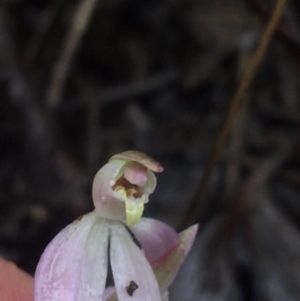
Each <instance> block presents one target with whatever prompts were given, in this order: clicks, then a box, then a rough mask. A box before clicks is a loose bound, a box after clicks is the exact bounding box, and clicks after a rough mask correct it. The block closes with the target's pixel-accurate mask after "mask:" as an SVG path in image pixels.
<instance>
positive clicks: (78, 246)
mask: <svg viewBox="0 0 300 301" xmlns="http://www.w3.org/2000/svg"><path fill="white" fill-rule="evenodd" d="M107 241H108V229H107V223H106V221H105V220H103V219H100V218H99V217H98V216H97V215H96V214H95V213H94V212H92V213H89V214H86V215H84V216H83V217H82V218H81V219H78V220H76V221H74V222H73V223H72V224H70V225H69V226H67V227H66V228H65V229H63V230H62V231H61V232H60V233H59V234H58V235H57V236H56V237H55V238H54V239H53V240H52V242H51V243H50V244H49V245H48V247H47V248H46V250H45V251H44V253H43V255H42V257H41V259H40V262H39V264H38V267H37V270H36V273H35V301H85V300H91V301H94V300H95V301H96V300H101V297H102V293H103V291H104V285H105V281H106V273H107V244H108V243H107ZM97 256H99V258H101V259H100V260H99V259H97V260H96V258H98V257H97ZM89 273H91V274H92V275H93V276H95V275H97V285H96V284H95V281H93V282H91V278H92V276H89ZM87 283H89V284H91V285H92V286H95V287H90V286H88V285H87Z"/></svg>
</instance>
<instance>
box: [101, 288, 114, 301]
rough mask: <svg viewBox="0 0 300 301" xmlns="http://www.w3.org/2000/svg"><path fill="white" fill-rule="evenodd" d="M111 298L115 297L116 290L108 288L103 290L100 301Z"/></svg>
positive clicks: (106, 300)
mask: <svg viewBox="0 0 300 301" xmlns="http://www.w3.org/2000/svg"><path fill="white" fill-rule="evenodd" d="M113 296H117V292H116V288H115V287H114V286H109V287H107V288H106V289H105V290H104V293H103V296H102V301H108V300H110V298H111V297H113Z"/></svg>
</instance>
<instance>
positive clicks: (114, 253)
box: [35, 151, 197, 301]
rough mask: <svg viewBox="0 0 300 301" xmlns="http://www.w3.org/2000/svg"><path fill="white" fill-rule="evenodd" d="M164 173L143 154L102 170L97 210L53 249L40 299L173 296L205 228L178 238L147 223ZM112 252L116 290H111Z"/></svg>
mask: <svg viewBox="0 0 300 301" xmlns="http://www.w3.org/2000/svg"><path fill="white" fill-rule="evenodd" d="M162 170H163V168H162V167H161V166H160V164H159V163H158V162H156V161H155V160H153V159H152V158H150V157H148V156H146V155H145V154H142V153H139V152H135V151H127V152H123V153H121V154H118V155H115V156H113V157H112V158H111V159H110V160H109V162H108V163H107V164H106V165H104V166H103V167H102V168H101V169H100V170H99V172H98V173H97V174H96V176H95V179H94V183H93V202H94V205H95V210H94V211H92V212H90V213H88V214H86V215H84V216H83V217H81V218H78V219H77V220H76V221H74V222H73V223H72V224H70V225H69V226H67V227H66V228H65V229H63V230H62V231H61V232H60V233H59V234H58V235H57V236H56V237H55V238H54V239H53V240H52V242H51V243H50V244H49V245H48V246H47V248H46V250H45V251H44V253H43V255H42V257H41V259H40V262H39V264H38V267H37V270H36V274H35V301H96V300H97V301H101V300H107V301H108V300H110V301H112V300H117V299H119V300H120V301H127V300H131V301H160V300H162V296H164V299H165V298H166V293H165V292H166V291H167V289H168V287H169V285H170V284H171V283H172V281H173V279H174V277H175V276H176V273H177V271H178V269H179V267H180V265H181V264H182V262H183V259H184V258H185V256H186V254H187V253H188V251H189V249H190V248H191V245H192V243H193V240H194V237H195V234H196V231H197V226H193V227H191V228H189V229H187V230H186V231H184V232H182V233H181V234H179V235H178V234H177V233H176V231H175V230H174V229H172V228H171V227H169V226H168V225H166V224H164V223H162V222H159V221H156V220H153V219H149V218H141V216H142V214H143V210H144V206H145V204H146V203H147V202H148V198H149V195H150V194H151V193H152V192H153V191H154V189H155V186H156V178H155V175H154V173H153V172H161V171H162ZM128 229H129V230H130V232H131V233H129V231H128ZM132 234H133V235H134V236H135V238H136V239H137V240H138V241H139V243H140V245H141V247H142V249H140V248H139V247H138V246H137V245H136V244H135V243H134V241H133V239H132ZM108 252H109V254H110V265H111V268H112V271H113V277H114V283H115V288H108V289H106V290H105V284H106V278H107V269H108V264H109V262H108Z"/></svg>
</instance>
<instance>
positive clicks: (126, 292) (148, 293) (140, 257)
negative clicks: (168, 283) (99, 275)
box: [110, 223, 161, 301]
mask: <svg viewBox="0 0 300 301" xmlns="http://www.w3.org/2000/svg"><path fill="white" fill-rule="evenodd" d="M111 225H112V226H111V228H110V229H111V240H110V259H111V267H112V271H113V277H114V281H115V286H116V289H117V294H118V298H119V300H122V301H161V295H160V291H159V287H158V284H157V281H156V279H155V276H154V274H153V270H152V268H151V266H150V264H149V262H148V261H147V259H146V258H145V256H144V254H143V253H142V251H141V250H140V249H139V248H138V247H137V246H136V244H135V243H134V242H133V240H132V238H131V236H130V234H129V233H128V231H127V230H126V228H125V227H124V226H123V225H122V224H118V223H112V224H111ZM135 284H136V285H137V288H136V289H135V290H134V289H132V288H133V287H134V285H135Z"/></svg>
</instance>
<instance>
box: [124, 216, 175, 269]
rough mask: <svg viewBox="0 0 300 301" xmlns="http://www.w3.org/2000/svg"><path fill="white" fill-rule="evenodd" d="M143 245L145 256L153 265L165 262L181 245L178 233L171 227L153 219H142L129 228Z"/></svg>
mask: <svg viewBox="0 0 300 301" xmlns="http://www.w3.org/2000/svg"><path fill="white" fill-rule="evenodd" d="M129 229H130V230H131V231H132V233H133V234H134V236H135V237H136V239H137V240H138V241H139V243H140V244H141V245H142V248H143V251H144V252H145V256H146V258H147V259H148V261H149V262H150V264H151V265H156V264H158V263H159V261H161V260H164V258H166V257H167V256H168V254H170V252H171V251H173V250H174V249H175V248H176V246H177V245H178V243H179V239H178V233H177V232H176V231H175V229H173V228H172V227H170V226H169V225H167V224H165V223H163V222H160V221H158V220H155V219H152V218H141V220H140V222H139V223H137V224H135V225H133V226H131V227H129Z"/></svg>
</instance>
